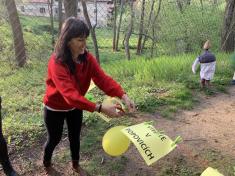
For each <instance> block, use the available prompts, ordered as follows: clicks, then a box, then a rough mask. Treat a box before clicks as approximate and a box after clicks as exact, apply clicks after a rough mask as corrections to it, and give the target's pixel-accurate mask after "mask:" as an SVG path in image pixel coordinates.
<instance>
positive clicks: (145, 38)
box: [140, 0, 155, 53]
mask: <svg viewBox="0 0 235 176" xmlns="http://www.w3.org/2000/svg"><path fill="white" fill-rule="evenodd" d="M154 4H155V0H152V4H151V8H150V13H149V19H148V23H147V25H146V27H147V30H145V33H146V34H147V33H148V30H149V29H148V27H149V26H150V22H151V19H152V16H153V12H154V11H153V10H154ZM146 40H147V37H146V36H144V38H143V43H142V46H141V49H140V52H141V53H142V52H143V49H144V46H145V42H146Z"/></svg>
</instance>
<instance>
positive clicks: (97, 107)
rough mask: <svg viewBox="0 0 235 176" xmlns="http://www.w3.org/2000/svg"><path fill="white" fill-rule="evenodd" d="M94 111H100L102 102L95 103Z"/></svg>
mask: <svg viewBox="0 0 235 176" xmlns="http://www.w3.org/2000/svg"><path fill="white" fill-rule="evenodd" d="M95 111H96V112H99V113H100V112H101V111H102V104H96V106H95Z"/></svg>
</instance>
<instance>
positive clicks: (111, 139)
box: [102, 126, 130, 156]
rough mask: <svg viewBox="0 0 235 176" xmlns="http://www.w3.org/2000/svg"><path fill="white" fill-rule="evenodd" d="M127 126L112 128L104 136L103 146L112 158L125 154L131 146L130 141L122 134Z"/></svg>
mask: <svg viewBox="0 0 235 176" xmlns="http://www.w3.org/2000/svg"><path fill="white" fill-rule="evenodd" d="M123 128H126V127H125V126H116V127H113V128H110V129H109V130H108V131H107V132H106V133H105V135H104V137H103V140H102V146H103V149H104V151H105V152H106V153H107V154H108V155H111V156H119V155H122V154H123V153H125V152H126V151H127V149H128V147H129V145H130V140H129V139H128V138H127V137H126V136H125V135H124V134H123V133H122V132H121V130H122V129H123Z"/></svg>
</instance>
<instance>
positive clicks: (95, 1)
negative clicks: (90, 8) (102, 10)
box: [93, 0, 98, 28]
mask: <svg viewBox="0 0 235 176" xmlns="http://www.w3.org/2000/svg"><path fill="white" fill-rule="evenodd" d="M94 4H95V24H94V25H93V28H96V26H97V13H98V9H97V0H94Z"/></svg>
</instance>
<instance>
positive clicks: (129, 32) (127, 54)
mask: <svg viewBox="0 0 235 176" xmlns="http://www.w3.org/2000/svg"><path fill="white" fill-rule="evenodd" d="M133 6H134V2H133V0H131V2H130V7H131V17H130V24H129V28H128V31H127V33H126V37H125V53H126V57H127V59H128V60H130V59H131V56H130V47H129V40H130V37H131V33H132V28H133V21H134V7H133Z"/></svg>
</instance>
